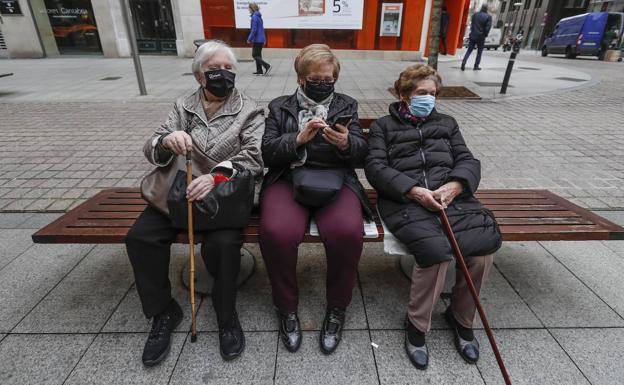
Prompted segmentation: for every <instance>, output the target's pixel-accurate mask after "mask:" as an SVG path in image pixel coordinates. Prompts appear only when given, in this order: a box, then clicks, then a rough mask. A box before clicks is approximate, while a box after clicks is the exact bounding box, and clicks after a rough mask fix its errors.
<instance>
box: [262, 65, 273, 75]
mask: <svg viewBox="0 0 624 385" xmlns="http://www.w3.org/2000/svg"><path fill="white" fill-rule="evenodd" d="M272 69H273V67H272V66H270V65H269V66H268V67H267V68H265V69H264V76H267V75H268V74H269V72H271V70H272Z"/></svg>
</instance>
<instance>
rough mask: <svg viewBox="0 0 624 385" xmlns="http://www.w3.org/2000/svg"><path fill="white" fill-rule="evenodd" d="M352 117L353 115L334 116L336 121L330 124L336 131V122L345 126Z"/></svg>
mask: <svg viewBox="0 0 624 385" xmlns="http://www.w3.org/2000/svg"><path fill="white" fill-rule="evenodd" d="M352 119H353V115H340V116H339V117H337V118H336V121H335V122H334V125H333V126H332V128H333V129H334V130H336V131H338V130H337V129H336V124H340V125H343V126H345V127H346V126H347V124H349V122H350V121H351V120H352Z"/></svg>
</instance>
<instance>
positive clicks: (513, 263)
mask: <svg viewBox="0 0 624 385" xmlns="http://www.w3.org/2000/svg"><path fill="white" fill-rule="evenodd" d="M488 55H489V56H488ZM495 55H497V54H494V53H492V54H486V56H485V59H484V60H487V58H488V57H490V56H491V57H494V56H495ZM527 56H528V55H527ZM526 60H527V63H533V64H529V65H532V66H534V67H538V66H539V65H540V63H547V64H549V65H558V66H561V67H562V68H564V67H566V66H567V67H571V68H574V70H577V71H579V72H583V73H586V74H589V76H590V77H591V78H592V83H591V84H589V83H588V84H586V85H584V86H583V87H580V88H574V89H568V90H566V91H559V92H554V93H548V94H538V95H532V96H527V97H521V98H520V97H512V98H501V99H496V100H483V101H448V100H443V101H440V103H439V108H440V110H442V111H444V112H448V113H450V114H452V115H453V116H455V117H456V118H457V120H458V122H459V124H460V127H461V129H462V132H463V133H464V136H465V137H466V140H467V141H468V144H469V146H470V148H471V149H472V150H473V151H474V152H475V154H476V155H477V157H479V158H480V159H481V161H482V164H483V182H482V187H485V188H499V187H502V188H523V187H526V188H547V189H549V190H553V191H555V192H557V193H558V194H560V195H563V196H566V197H568V198H569V199H571V200H573V201H575V202H577V203H578V204H580V205H581V206H584V207H587V208H592V209H596V210H598V211H596V212H597V213H599V214H600V215H603V216H605V217H607V218H609V219H611V220H613V221H615V222H617V223H620V224H624V211H622V210H618V209H622V208H624V194H623V191H624V184H623V183H622V181H623V180H624V150H623V149H624V134H623V133H622V132H621V129H620V128H621V123H622V122H623V121H624V119H623V118H624V115H623V114H624V111H623V110H622V105H623V102H624V92H622V90H621V86H622V84H623V83H624V82H623V80H624V72H623V71H622V66H621V65H620V64H618V63H600V62H597V61H592V60H576V61H566V60H563V59H559V58H550V57H549V58H546V59H542V58H539V57H528V58H527V59H526ZM404 64H406V63H399V64H397V63H394V64H388V66H389V68H390V67H391V68H399V66H400V65H404ZM451 65H452V64H451ZM449 68H450V67H449ZM442 75H443V76H444V73H443V74H442ZM467 76H468V75H467ZM470 76H472V74H471V75H470ZM449 77H451V75H450V74H449ZM452 77H453V78H457V74H452ZM384 81H385V80H384ZM59 92H60V91H59ZM163 95H165V94H163ZM260 102H261V103H262V104H263V105H266V103H267V102H268V100H266V99H264V100H260ZM389 102H390V99H373V98H369V99H367V100H365V101H364V102H362V103H361V105H360V111H361V115H363V116H366V117H377V116H380V115H382V114H384V113H385V110H386V108H387V104H388V103H389ZM170 108H171V102H170V101H163V100H162V99H158V100H156V99H155V100H150V101H148V102H137V101H136V100H135V101H113V100H98V99H97V95H94V96H93V99H92V100H91V101H90V102H76V101H20V102H19V103H18V102H17V101H3V99H2V98H1V95H0V134H1V135H0V211H2V212H0V298H1V301H0V384H2V385H5V384H6V385H9V384H19V385H24V384H86V383H89V384H90V383H94V384H143V383H145V384H147V383H150V384H152V383H158V384H316V383H319V384H334V383H335V384H338V383H340V384H369V383H370V384H443V385H444V384H448V385H451V384H460V383H461V384H488V385H489V384H499V383H502V379H501V377H500V374H499V372H498V369H497V366H496V362H495V360H494V357H493V355H492V352H491V349H490V348H489V346H488V343H487V340H486V337H485V335H484V333H483V332H482V331H481V330H478V331H477V335H478V338H479V340H480V342H481V346H482V357H481V359H480V361H479V364H478V365H469V364H466V363H465V362H464V361H463V360H462V359H461V358H460V357H459V356H458V354H457V353H456V351H455V349H454V347H453V345H452V337H451V333H450V330H449V329H448V327H447V325H446V323H445V321H444V320H443V318H442V317H441V312H442V311H443V310H444V308H445V306H446V305H447V302H446V300H444V299H442V300H440V301H439V303H438V304H437V305H436V308H435V309H436V310H435V314H434V318H433V325H432V332H431V333H430V334H429V336H428V344H429V348H430V351H431V365H430V367H429V369H428V370H426V371H424V372H423V371H418V370H416V369H415V368H413V367H412V366H411V365H410V364H409V362H408V360H407V358H406V357H405V353H404V350H403V338H404V335H403V331H402V327H403V317H404V312H405V307H406V304H407V296H408V292H409V282H408V281H407V280H406V279H405V278H404V277H403V275H402V274H401V272H400V271H399V269H398V267H397V266H398V261H397V259H396V258H395V257H393V256H389V255H386V254H385V253H384V252H383V247H382V245H379V244H367V245H366V246H365V248H364V252H363V255H362V259H361V262H360V265H359V271H358V272H359V274H358V281H357V285H356V287H355V288H354V290H353V303H352V305H351V307H350V308H349V311H348V313H347V314H348V315H347V325H346V331H345V334H344V340H343V341H342V343H341V346H340V347H339V349H338V350H337V351H336V353H335V354H334V355H333V356H330V357H327V356H324V355H322V354H321V353H320V351H319V349H318V345H317V344H318V330H319V328H320V323H321V321H322V316H323V314H322V313H323V308H324V306H325V303H324V296H325V292H324V288H323V287H322V286H323V285H322V284H321V285H319V283H322V282H323V281H324V274H325V267H324V266H325V263H324V253H323V249H322V246H320V245H305V246H304V247H302V248H301V250H300V263H299V265H298V272H299V278H300V285H301V288H300V291H301V297H302V298H301V309H300V313H301V320H302V325H303V328H304V343H303V346H302V348H301V350H300V351H299V352H297V353H294V354H292V353H288V352H286V351H285V350H284V349H283V347H282V346H281V344H280V342H279V339H278V336H277V325H276V321H275V317H274V315H273V309H272V305H271V300H270V285H269V282H268V278H267V276H266V269H265V267H264V264H263V262H262V258H261V255H260V251H259V248H258V246H257V245H246V247H247V248H248V249H249V251H250V252H251V253H252V254H253V255H254V256H255V258H256V261H257V270H256V273H255V274H254V275H253V276H252V278H251V279H250V280H249V281H248V282H247V283H246V284H245V285H244V286H242V287H241V288H240V290H239V295H238V310H239V314H240V317H241V323H242V325H243V328H244V329H245V331H246V337H247V347H246V350H245V352H244V354H243V355H242V357H240V358H239V359H238V360H235V361H233V362H224V361H222V360H221V358H220V356H219V353H218V347H217V339H218V337H217V335H216V333H215V331H216V322H215V317H214V314H213V312H212V305H211V300H210V298H200V300H199V309H198V312H199V313H198V330H199V332H200V334H199V341H198V342H197V343H194V344H193V343H190V340H189V333H188V331H189V327H190V317H189V314H188V313H189V311H188V305H187V303H188V292H187V291H186V290H185V289H184V287H183V285H182V283H181V280H180V271H181V268H182V265H183V264H184V261H185V252H186V249H185V248H184V247H183V246H181V245H176V246H174V247H173V248H172V256H173V257H172V263H171V268H170V280H171V282H172V294H173V296H174V297H175V298H176V299H177V300H178V301H180V303H182V304H183V308H184V311H185V313H186V314H185V319H184V321H183V322H182V324H181V325H180V327H178V329H177V330H176V331H175V333H174V336H173V344H172V349H171V353H170V355H169V357H168V358H167V359H166V360H165V361H164V362H163V363H162V365H160V366H158V367H157V368H151V369H146V368H144V367H143V366H142V365H141V362H140V354H141V349H142V345H143V343H144V341H145V338H146V337H147V333H148V331H149V326H150V325H149V324H148V322H147V321H146V320H145V318H144V317H143V315H142V313H141V310H140V305H139V300H138V296H137V294H136V289H135V287H134V282H133V277H132V272H131V269H130V266H129V262H128V260H127V256H126V253H125V250H124V248H123V246H121V245H116V246H111V245H35V244H33V243H32V241H31V240H30V235H31V234H32V233H33V232H34V231H36V229H38V228H40V227H42V226H44V225H45V224H47V223H49V222H51V221H52V220H54V219H55V218H57V217H58V216H59V215H61V213H62V212H64V211H65V210H67V209H69V208H71V207H74V206H75V205H76V204H78V203H79V202H81V201H82V200H84V199H86V198H87V197H89V196H91V195H92V194H94V193H95V192H96V191H98V190H99V189H101V188H104V187H109V186H136V185H138V182H139V181H140V179H141V177H142V176H143V175H144V174H145V173H146V172H147V171H148V170H149V166H148V165H147V164H146V162H145V161H144V159H143V156H142V154H141V152H140V148H141V146H142V144H143V142H144V140H145V139H146V137H147V136H148V135H149V133H150V131H151V130H153V129H154V127H157V126H158V125H159V124H160V123H161V122H162V121H163V120H164V118H165V117H166V115H167V113H168V111H169V109H170ZM34 211H36V213H35V212H34ZM622 275H624V241H605V242H598V241H593V242H508V243H505V244H504V246H503V248H502V249H501V250H500V251H499V252H498V253H497V254H496V257H495V268H494V269H493V271H492V273H491V275H490V278H489V280H488V282H487V283H486V286H485V288H484V290H483V293H482V299H483V303H484V306H485V310H486V312H487V313H488V314H489V316H490V322H491V324H492V326H493V328H494V331H495V335H496V338H497V341H498V343H499V345H500V348H501V352H502V354H503V358H504V359H505V361H506V363H507V366H508V368H509V371H510V374H511V377H512V379H513V383H514V384H531V385H534V384H540V385H542V384H544V385H548V384H553V385H554V384H557V385H559V384H594V385H602V384H605V385H607V384H621V383H622V380H621V379H622V378H623V376H624V369H623V368H624V366H622V365H621V351H622V349H623V347H624V284H623V283H622V280H621V277H622ZM475 325H476V326H477V327H480V326H479V325H480V322H478V321H477V322H476V323H475ZM373 343H374V344H375V345H373Z"/></svg>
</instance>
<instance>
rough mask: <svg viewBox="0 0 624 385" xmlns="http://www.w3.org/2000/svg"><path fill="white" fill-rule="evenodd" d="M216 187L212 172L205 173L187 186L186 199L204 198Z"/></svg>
mask: <svg viewBox="0 0 624 385" xmlns="http://www.w3.org/2000/svg"><path fill="white" fill-rule="evenodd" d="M213 188H214V178H213V177H212V175H210V174H204V175H202V176H200V177H197V178H195V179H193V181H192V182H191V184H190V185H188V187H187V188H186V199H188V200H189V201H197V200H201V199H204V198H205V197H206V195H208V193H209V192H210V190H212V189H213Z"/></svg>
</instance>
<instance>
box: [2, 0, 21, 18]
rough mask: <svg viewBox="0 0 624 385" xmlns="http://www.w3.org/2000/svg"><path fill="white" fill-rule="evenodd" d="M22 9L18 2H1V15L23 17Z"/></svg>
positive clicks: (7, 0) (15, 0) (14, 0)
mask: <svg viewBox="0 0 624 385" xmlns="http://www.w3.org/2000/svg"><path fill="white" fill-rule="evenodd" d="M21 14H22V9H21V8H20V5H19V2H18V1H17V0H0V15H5V16H7V15H21Z"/></svg>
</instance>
